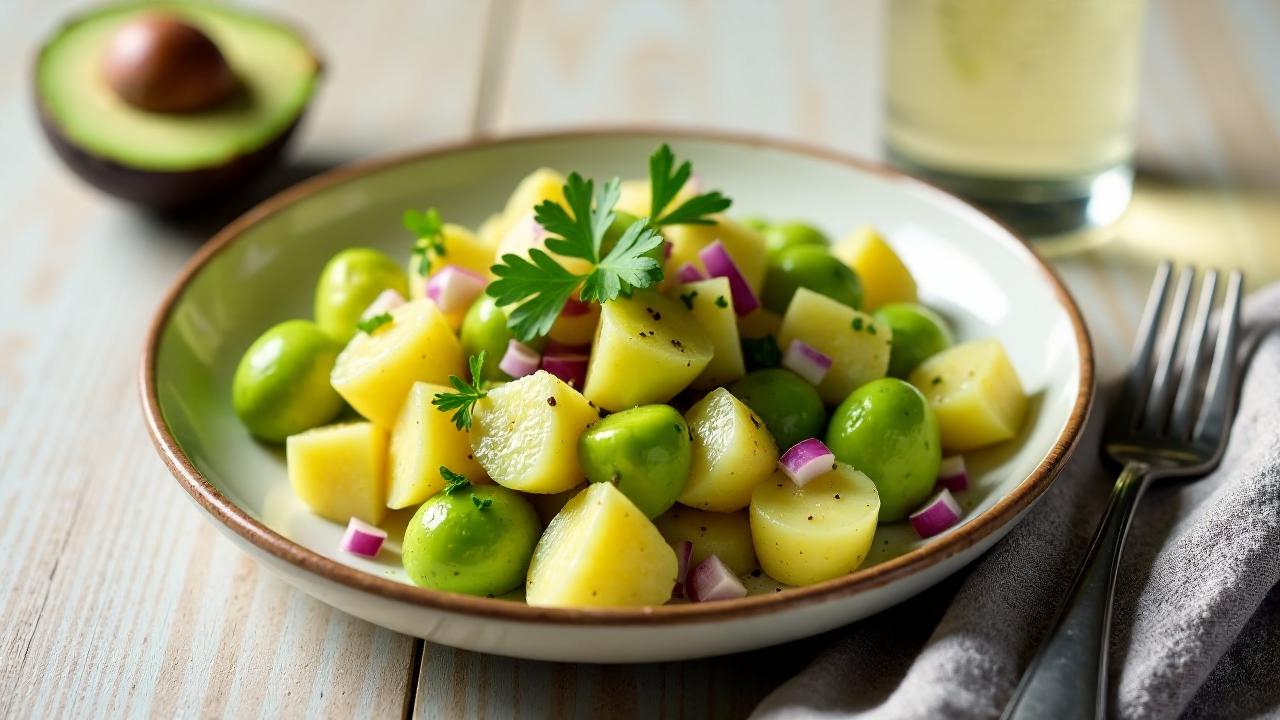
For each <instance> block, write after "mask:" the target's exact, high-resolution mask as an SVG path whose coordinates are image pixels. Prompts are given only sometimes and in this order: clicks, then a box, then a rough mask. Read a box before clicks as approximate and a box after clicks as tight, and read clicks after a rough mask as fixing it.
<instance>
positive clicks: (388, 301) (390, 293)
mask: <svg viewBox="0 0 1280 720" xmlns="http://www.w3.org/2000/svg"><path fill="white" fill-rule="evenodd" d="M403 304H404V296H403V295H401V294H400V293H398V292H396V291H395V290H392V289H391V288H387V289H386V290H383V291H382V292H380V293H378V297H376V298H374V299H373V302H371V303H369V307H367V308H365V309H364V313H363V314H361V315H360V319H361V320H368V319H369V318H371V317H373V316H375V315H381V314H382V313H385V312H391V311H392V310H395V309H396V308H398V307H400V306H401V305H403Z"/></svg>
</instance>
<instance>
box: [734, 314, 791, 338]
mask: <svg viewBox="0 0 1280 720" xmlns="http://www.w3.org/2000/svg"><path fill="white" fill-rule="evenodd" d="M781 329H782V316H781V315H779V314H778V313H776V312H774V311H772V310H766V309H764V308H756V309H755V310H752V311H751V312H749V313H747V314H746V315H743V316H742V317H740V318H738V335H739V337H744V338H762V337H765V336H766V335H772V336H773V337H774V338H777V337H778V331H779V330H781Z"/></svg>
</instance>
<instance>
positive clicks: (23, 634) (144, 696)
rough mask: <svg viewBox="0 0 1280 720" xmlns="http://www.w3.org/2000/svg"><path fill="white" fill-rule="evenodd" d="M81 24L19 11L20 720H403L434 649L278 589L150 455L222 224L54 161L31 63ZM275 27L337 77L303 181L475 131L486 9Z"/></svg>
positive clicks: (9, 625)
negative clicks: (183, 281) (427, 653)
mask: <svg viewBox="0 0 1280 720" xmlns="http://www.w3.org/2000/svg"><path fill="white" fill-rule="evenodd" d="M79 4H80V3H70V2H61V3H23V4H13V5H7V6H5V7H4V8H3V10H0V15H3V20H2V21H0V66H3V67H5V68H7V70H6V72H5V74H4V75H3V76H2V77H0V91H2V93H0V122H3V124H4V127H5V128H6V132H5V133H3V134H0V153H3V155H4V157H5V169H4V170H3V171H2V172H0V222H3V223H4V227H5V232H4V233H2V234H0V547H3V548H4V552H3V553H0V619H2V620H3V621H2V622H0V657H3V658H4V660H3V661H0V717H55V716H63V717H65V716H75V717H81V716H84V717H118V716H121V715H156V716H161V717H168V716H192V715H215V716H216V715H228V716H235V717H242V716H247V715H261V716H269V717H300V716H303V715H311V716H314V715H322V716H338V717H342V716H363V717H387V716H396V715H399V714H401V713H402V712H403V711H404V709H405V703H406V700H407V698H408V697H409V694H410V688H411V687H412V684H413V678H412V676H411V672H410V669H411V667H412V666H413V663H414V661H415V655H416V642H415V641H413V640H412V639H411V638H407V637H404V636H401V635H398V634H395V633H392V632H390V631H387V630H383V629H380V628H376V627H373V626H371V625H369V624H367V623H364V622H361V621H358V620H355V619H353V618H351V617H349V616H346V615H344V614H342V613H339V612H337V611H335V610H332V609H331V608H329V607H327V606H325V605H323V604H321V603H318V602H316V601H314V600H312V599H310V598H309V597H307V596H305V595H302V594H300V593H298V592H296V591H294V590H292V589H291V588H289V587H288V586H286V585H284V584H283V583H282V582H280V581H279V580H277V579H275V578H274V577H272V576H270V575H268V574H266V573H265V572H264V571H262V570H261V569H260V568H259V567H258V566H257V565H256V564H255V563H253V562H252V561H251V560H249V559H248V557H247V556H245V555H243V554H242V553H240V552H239V551H237V550H235V549H234V548H233V547H232V546H231V545H230V544H229V543H227V542H226V541H225V540H223V539H221V537H220V536H219V535H218V534H217V533H216V531H215V530H214V529H213V528H212V527H211V526H210V525H209V524H207V523H206V522H205V520H204V519H203V518H202V516H201V513H200V512H199V511H197V510H196V509H195V508H194V506H193V505H192V504H191V503H190V502H189V501H188V500H187V498H186V495H185V494H184V493H183V492H182V491H181V490H180V489H179V488H178V487H177V485H176V483H174V482H173V480H172V479H171V478H170V477H169V475H168V473H167V471H166V470H165V469H164V468H163V466H162V464H161V463H160V461H159V459H158V458H157V457H156V455H155V453H154V451H153V450H152V449H151V444H150V442H149V440H148V439H147V438H146V435H145V432H144V430H143V427H142V422H141V417H140V413H139V411H138V399H137V388H136V379H135V375H136V367H137V362H138V356H139V352H140V348H141V343H142V338H143V333H144V332H145V328H146V325H147V323H148V322H149V320H150V315H151V312H152V309H153V308H154V306H155V304H156V303H157V302H158V300H159V298H160V296H161V295H162V293H163V291H164V290H165V288H166V287H167V285H168V283H169V282H170V279H171V278H172V277H173V276H174V274H175V273H176V272H177V270H178V268H179V267H180V266H181V265H182V263H183V262H185V260H186V259H187V257H189V255H190V253H191V252H192V251H193V250H194V249H195V248H196V247H197V246H198V243H199V241H200V240H201V239H203V238H204V237H206V236H207V233H208V232H210V231H211V230H213V229H215V228H216V226H217V225H218V224H220V222H221V221H222V220H223V218H221V217H220V216H219V215H218V214H215V215H214V216H213V217H207V218H201V219H198V220H194V221H191V222H187V223H181V224H166V223H163V222H160V221H157V220H154V219H151V218H148V217H147V216H145V215H141V214H139V213H137V212H135V211H133V210H130V209H128V208H124V207H122V206H119V205H116V204H114V203H112V202H109V201H107V200H105V199H103V198H102V197H100V196H99V195H97V194H96V193H94V192H93V191H91V190H89V189H87V188H85V187H84V186H82V185H81V184H80V183H79V182H78V181H76V180H75V179H73V178H72V177H70V176H69V174H68V173H66V172H65V171H64V170H63V169H62V168H61V167H60V166H59V165H58V164H57V162H56V159H55V158H54V157H53V156H52V153H51V152H50V151H49V150H48V149H47V148H46V147H45V145H44V143H43V140H41V139H39V131H38V128H37V127H36V126H35V122H34V115H33V112H32V107H31V105H30V97H29V88H28V82H29V80H28V78H27V77H26V76H25V73H26V72H27V71H28V68H29V63H28V59H29V56H30V54H31V53H32V52H33V51H34V47H33V43H34V42H35V41H36V39H37V38H40V37H43V36H44V35H46V34H47V33H48V32H50V31H52V29H53V27H54V26H55V24H56V22H57V20H58V19H59V18H60V17H61V16H62V15H63V14H64V13H66V12H67V11H68V10H69V8H70V7H72V6H73V5H75V6H78V5H79ZM268 9H272V10H279V13H280V14H281V15H285V16H288V15H294V16H296V17H297V18H298V19H301V20H302V21H303V23H304V25H305V26H306V27H307V28H308V30H309V31H310V33H311V35H312V37H313V38H314V39H315V42H316V44H317V45H318V46H319V47H320V48H321V49H322V51H323V54H324V55H325V56H326V58H327V60H328V61H329V64H328V73H327V76H326V81H325V86H324V88H323V89H322V91H321V95H320V97H319V100H318V101H317V104H316V106H315V107H314V108H313V112H312V114H311V117H310V118H309V119H308V121H307V123H306V124H305V125H304V131H303V133H302V137H300V138H299V140H300V142H299V145H298V154H299V162H298V163H297V164H298V165H300V166H302V167H303V168H304V169H305V170H307V171H314V170H315V169H317V168H322V167H325V166H328V165H331V164H333V163H334V162H336V161H342V160H346V159H351V158H355V157H364V156H368V155H371V154H377V153H384V152H388V151H393V150H397V149H401V148H404V147H407V146H410V145H418V144H423V143H427V142H433V141H439V140H443V139H450V138H457V137H460V136H465V135H466V134H467V133H469V132H470V128H471V125H472V122H473V113H474V104H475V87H476V82H475V74H476V73H477V72H478V70H479V64H478V62H479V55H478V49H479V47H480V45H479V43H480V38H481V32H482V30H483V21H484V17H485V13H486V4H485V3H450V4H421V3H404V4H403V5H402V6H400V7H397V8H394V9H392V11H390V12H385V13H383V12H378V13H374V12H369V11H368V9H367V8H362V7H359V6H357V5H353V4H347V3H336V2H332V3H330V2H326V3H309V4H306V5H305V6H304V5H299V4H289V7H284V8H276V7H275V4H272V5H271V6H270V7H269V8H268ZM353 99H354V100H358V102H355V101H353ZM280 175H281V177H282V178H287V177H291V176H292V175H291V174H290V173H281V174H280ZM293 175H296V173H294V174H293ZM222 214H225V213H222Z"/></svg>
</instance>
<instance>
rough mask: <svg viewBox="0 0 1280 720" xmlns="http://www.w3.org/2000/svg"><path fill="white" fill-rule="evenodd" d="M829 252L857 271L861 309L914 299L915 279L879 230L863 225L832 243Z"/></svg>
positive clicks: (869, 309) (873, 308) (912, 300)
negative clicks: (860, 285)
mask: <svg viewBox="0 0 1280 720" xmlns="http://www.w3.org/2000/svg"><path fill="white" fill-rule="evenodd" d="M831 254H832V255H835V256H836V257H837V258H840V259H841V260H842V261H844V263H845V264H846V265H848V266H849V267H851V268H853V270H854V272H856V273H858V279H859V280H861V281H862V309H864V310H866V311H868V312H870V311H872V310H875V309H876V308H878V307H880V306H882V305H888V304H889V303H895V302H915V301H916V281H915V279H914V278H912V277H911V271H909V270H907V266H906V265H904V264H903V263H902V260H901V259H900V258H899V257H898V254H897V253H895V252H894V251H893V248H891V247H889V243H887V242H885V240H884V238H883V237H881V236H880V233H878V232H876V231H875V230H874V229H873V228H869V227H863V228H858V229H857V230H855V231H853V233H852V234H850V235H849V236H848V237H846V238H844V239H843V240H840V241H838V242H836V243H834V244H833V245H832V246H831Z"/></svg>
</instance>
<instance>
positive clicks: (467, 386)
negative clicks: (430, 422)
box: [431, 350, 488, 479]
mask: <svg viewBox="0 0 1280 720" xmlns="http://www.w3.org/2000/svg"><path fill="white" fill-rule="evenodd" d="M469 364H470V366H471V383H467V382H466V381H465V380H463V379H462V378H460V377H458V376H457V375H450V376H449V384H450V385H452V386H453V388H454V389H455V390H457V392H451V393H436V396H435V397H433V398H431V404H432V405H435V406H436V407H437V408H439V409H440V412H449V411H450V410H453V411H454V413H453V417H452V418H451V419H452V420H453V425H454V427H456V428H458V429H459V430H470V429H471V408H472V406H474V405H475V404H476V401H477V400H479V399H480V398H482V397H484V396H485V395H487V394H488V393H486V392H485V391H484V390H481V389H480V385H481V382H480V370H481V368H483V367H484V351H483V350H481V351H480V354H479V355H472V356H471V360H470V361H469ZM446 479H448V477H447V476H446Z"/></svg>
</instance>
